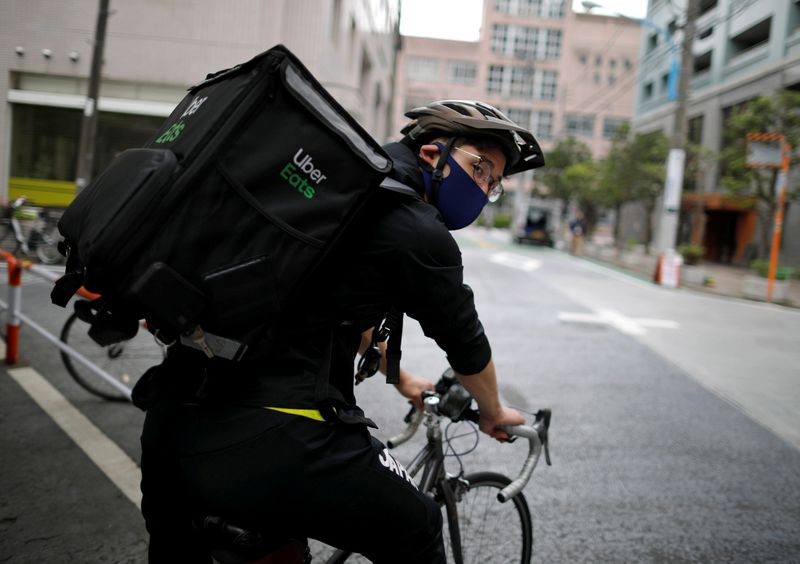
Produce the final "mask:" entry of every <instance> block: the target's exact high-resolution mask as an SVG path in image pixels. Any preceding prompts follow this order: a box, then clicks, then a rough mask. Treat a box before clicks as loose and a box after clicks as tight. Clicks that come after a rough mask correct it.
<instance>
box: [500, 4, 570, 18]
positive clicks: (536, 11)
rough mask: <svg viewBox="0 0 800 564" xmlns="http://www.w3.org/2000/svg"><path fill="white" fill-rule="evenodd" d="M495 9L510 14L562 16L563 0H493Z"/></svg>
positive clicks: (543, 16) (538, 16) (544, 16)
mask: <svg viewBox="0 0 800 564" xmlns="http://www.w3.org/2000/svg"><path fill="white" fill-rule="evenodd" d="M494 7H495V10H496V11H497V12H499V13H501V14H510V15H512V16H533V17H537V18H554V19H560V18H563V17H564V0H495V4H494Z"/></svg>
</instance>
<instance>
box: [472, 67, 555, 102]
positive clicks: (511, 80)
mask: <svg viewBox="0 0 800 564" xmlns="http://www.w3.org/2000/svg"><path fill="white" fill-rule="evenodd" d="M487 90H488V91H489V92H490V93H493V94H500V95H503V96H509V97H513V98H528V99H530V98H532V99H536V100H554V99H555V97H556V92H557V90H558V73H557V72H555V71H545V70H538V69H534V68H532V67H530V66H511V65H490V66H489V82H488V84H487Z"/></svg>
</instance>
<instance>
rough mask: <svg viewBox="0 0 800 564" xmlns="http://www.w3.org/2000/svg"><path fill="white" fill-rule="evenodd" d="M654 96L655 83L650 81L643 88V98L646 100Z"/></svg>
mask: <svg viewBox="0 0 800 564" xmlns="http://www.w3.org/2000/svg"><path fill="white" fill-rule="evenodd" d="M652 97H653V83H652V82H648V83H647V84H645V85H644V88H643V89H642V98H643V99H644V100H649V99H650V98H652Z"/></svg>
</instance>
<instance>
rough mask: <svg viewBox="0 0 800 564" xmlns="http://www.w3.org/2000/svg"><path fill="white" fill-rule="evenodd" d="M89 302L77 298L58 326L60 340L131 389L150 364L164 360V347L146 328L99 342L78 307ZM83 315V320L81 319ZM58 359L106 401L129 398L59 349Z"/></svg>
mask: <svg viewBox="0 0 800 564" xmlns="http://www.w3.org/2000/svg"><path fill="white" fill-rule="evenodd" d="M89 303H90V302H89V301H87V300H78V301H76V302H75V306H74V308H75V311H74V313H73V314H72V315H70V316H69V318H67V321H66V322H65V323H64V326H63V327H62V329H61V341H62V342H63V343H65V344H68V345H69V346H71V347H72V348H74V349H75V350H77V351H78V352H79V353H81V354H82V355H83V356H85V357H86V358H87V359H89V360H91V361H92V362H93V363H94V364H95V365H97V366H98V367H99V368H101V369H103V370H104V371H105V372H107V373H108V374H109V375H111V376H113V377H114V378H115V379H116V380H117V381H119V382H120V383H122V384H124V385H125V386H127V387H128V388H132V387H133V386H134V385H135V384H136V382H137V381H138V380H139V378H140V377H141V376H142V374H144V372H145V370H147V369H148V368H149V367H151V366H154V365H156V364H159V363H161V361H162V360H164V354H165V353H164V349H163V348H162V347H161V346H159V345H158V343H156V341H155V339H154V337H153V335H151V334H150V333H149V332H148V331H147V330H140V331H139V333H137V335H136V336H135V337H134V338H133V339H131V340H129V341H122V342H120V343H114V344H113V345H109V346H105V347H104V346H101V345H98V344H97V343H96V342H95V341H94V340H93V339H92V338H91V337H90V336H89V334H88V333H89V324H88V322H87V321H85V319H86V316H85V315H82V313H81V310H82V309H83V310H86V308H88V307H90V306H88V304H89ZM82 318H83V319H82ZM61 360H62V361H63V363H64V367H65V368H66V369H67V372H68V373H69V375H70V376H72V378H73V379H74V380H75V382H77V383H78V385H80V386H81V387H82V388H83V389H85V390H86V391H88V392H90V393H92V394H94V395H95V396H97V397H99V398H102V399H105V400H108V401H120V402H122V401H128V398H127V396H125V395H123V394H122V392H120V390H118V389H117V388H115V387H114V386H112V385H111V384H109V383H108V382H106V381H105V380H103V379H102V378H101V377H100V376H98V375H97V374H95V373H94V372H92V371H91V370H89V369H88V368H87V367H86V366H85V365H83V364H82V363H80V362H78V361H76V360H74V359H73V358H72V357H70V356H69V355H68V354H67V353H65V352H64V351H61Z"/></svg>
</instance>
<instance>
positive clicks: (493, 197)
mask: <svg viewBox="0 0 800 564" xmlns="http://www.w3.org/2000/svg"><path fill="white" fill-rule="evenodd" d="M453 148H454V149H455V150H456V151H461V152H462V153H464V154H465V155H469V156H470V157H472V158H474V159H478V162H476V163H473V165H472V178H473V179H474V180H475V182H477V183H478V184H486V186H487V188H488V191H487V193H486V197H487V198H488V200H489V201H490V202H496V201H497V200H499V199H500V196H502V195H503V183H502V181H501V180H500V179H499V178H498V179H497V180H495V178H494V177H493V176H492V173H493V172H494V163H493V162H492V161H490V160H488V159H486V158H485V157H482V156H481V155H476V154H474V153H470V152H469V151H465V150H464V149H462V148H461V147H453Z"/></svg>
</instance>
